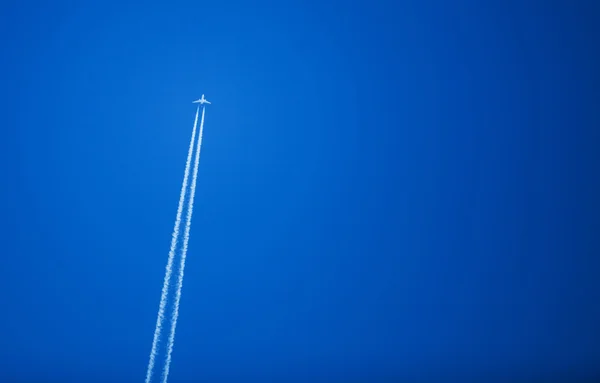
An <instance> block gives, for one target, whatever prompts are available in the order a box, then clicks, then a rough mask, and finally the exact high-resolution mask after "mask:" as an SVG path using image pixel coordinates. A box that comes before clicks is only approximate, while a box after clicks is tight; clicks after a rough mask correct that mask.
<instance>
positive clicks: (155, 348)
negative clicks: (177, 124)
mask: <svg viewBox="0 0 600 383" xmlns="http://www.w3.org/2000/svg"><path fill="white" fill-rule="evenodd" d="M199 111H200V106H198V108H197V109H196V118H195V119H194V128H193V129H192V138H191V139H190V147H189V149H188V155H187V160H186V162H185V171H184V174H183V183H182V184H181V192H180V194H179V205H178V206H177V215H176V216H175V226H174V227H173V234H172V235H171V248H170V249H169V258H168V260H167V266H166V270H165V280H164V282H163V287H162V292H161V295H160V304H159V306H158V317H157V318H156V328H155V329H154V339H153V340H152V350H151V351H150V360H149V362H148V370H147V371H146V383H150V381H151V380H152V371H153V370H154V361H155V359H156V353H157V351H158V342H159V340H160V335H161V332H162V325H163V322H164V320H165V308H166V306H167V294H168V293H169V283H170V281H171V274H172V273H173V258H174V257H175V248H176V246H177V241H178V239H179V227H180V226H181V213H182V212H183V203H184V201H185V190H186V189H187V184H188V179H189V176H190V164H191V162H192V152H193V150H194V141H195V138H196V126H197V124H198V112H199ZM202 118H203V119H204V110H203V111H202Z"/></svg>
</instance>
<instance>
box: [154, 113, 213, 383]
mask: <svg viewBox="0 0 600 383" xmlns="http://www.w3.org/2000/svg"><path fill="white" fill-rule="evenodd" d="M204 108H205V107H202V119H201V120H200V135H199V137H198V147H197V149H196V156H195V158H194V173H193V176H192V185H191V186H190V199H189V201H188V209H187V216H186V222H185V231H184V234H183V246H182V248H181V260H180V264H179V276H178V278H177V286H176V288H175V302H174V303H173V313H172V316H171V333H170V334H169V340H168V341H167V358H166V360H165V367H164V370H163V383H167V379H168V378H169V368H170V367H171V354H172V353H173V344H174V343H175V329H176V327H177V318H178V317H179V301H180V300H181V288H182V286H183V272H184V268H185V259H186V256H187V249H188V242H189V240H190V228H191V226H192V212H193V211H194V196H195V195H196V180H197V179H198V163H199V162H200V148H201V147H202V131H203V130H204Z"/></svg>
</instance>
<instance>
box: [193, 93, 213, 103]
mask: <svg viewBox="0 0 600 383" xmlns="http://www.w3.org/2000/svg"><path fill="white" fill-rule="evenodd" d="M192 104H210V102H208V101H206V99H205V98H204V95H202V97H201V98H199V99H197V100H196V101H192Z"/></svg>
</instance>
